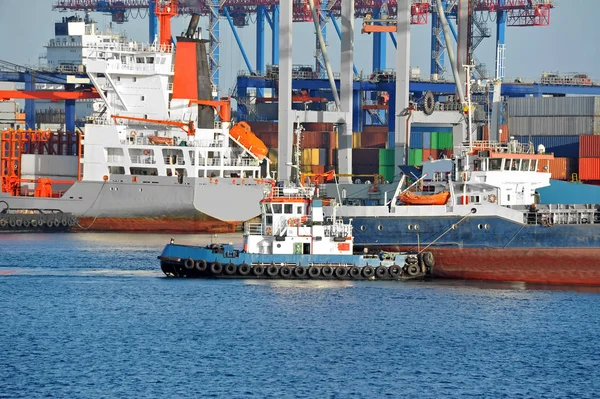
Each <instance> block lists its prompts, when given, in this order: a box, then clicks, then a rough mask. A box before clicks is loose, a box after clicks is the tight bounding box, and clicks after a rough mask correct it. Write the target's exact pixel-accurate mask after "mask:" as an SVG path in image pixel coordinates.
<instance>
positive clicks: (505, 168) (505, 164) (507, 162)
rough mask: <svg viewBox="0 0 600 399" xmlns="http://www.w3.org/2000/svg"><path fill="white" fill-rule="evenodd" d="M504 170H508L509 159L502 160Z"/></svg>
mask: <svg viewBox="0 0 600 399" xmlns="http://www.w3.org/2000/svg"><path fill="white" fill-rule="evenodd" d="M504 170H510V159H505V160H504Z"/></svg>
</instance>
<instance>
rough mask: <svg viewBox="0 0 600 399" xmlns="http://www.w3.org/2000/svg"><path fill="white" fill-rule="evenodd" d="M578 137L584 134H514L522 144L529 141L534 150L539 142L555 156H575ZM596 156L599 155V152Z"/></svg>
mask: <svg viewBox="0 0 600 399" xmlns="http://www.w3.org/2000/svg"><path fill="white" fill-rule="evenodd" d="M580 137H585V136H515V140H517V141H518V142H519V143H522V144H529V143H531V144H532V145H533V149H534V150H535V151H536V152H537V151H538V147H539V145H540V144H541V145H543V146H544V147H545V149H546V153H552V154H554V156H555V157H566V158H577V157H579V139H580ZM591 137H594V136H591ZM597 137H600V136H597ZM599 143H600V141H599ZM597 156H600V153H598V155H597Z"/></svg>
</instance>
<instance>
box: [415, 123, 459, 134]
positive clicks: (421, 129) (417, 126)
mask: <svg viewBox="0 0 600 399" xmlns="http://www.w3.org/2000/svg"><path fill="white" fill-rule="evenodd" d="M410 131H411V132H421V133H423V132H445V133H452V127H451V126H433V125H423V124H413V125H412V126H411V127H410Z"/></svg>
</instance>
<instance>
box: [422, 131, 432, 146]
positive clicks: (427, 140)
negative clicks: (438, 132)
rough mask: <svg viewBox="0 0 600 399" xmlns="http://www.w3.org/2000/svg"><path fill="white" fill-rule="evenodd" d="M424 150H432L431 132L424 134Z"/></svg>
mask: <svg viewBox="0 0 600 399" xmlns="http://www.w3.org/2000/svg"><path fill="white" fill-rule="evenodd" d="M423 148H424V149H426V150H427V149H429V148H431V132H424V133H423Z"/></svg>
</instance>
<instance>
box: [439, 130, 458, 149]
mask: <svg viewBox="0 0 600 399" xmlns="http://www.w3.org/2000/svg"><path fill="white" fill-rule="evenodd" d="M438 143H439V146H440V148H439V149H440V150H450V149H452V148H454V143H453V136H452V133H451V132H449V133H446V132H445V133H438Z"/></svg>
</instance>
